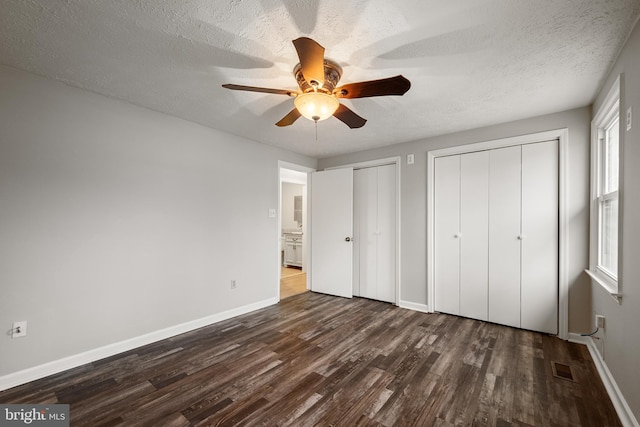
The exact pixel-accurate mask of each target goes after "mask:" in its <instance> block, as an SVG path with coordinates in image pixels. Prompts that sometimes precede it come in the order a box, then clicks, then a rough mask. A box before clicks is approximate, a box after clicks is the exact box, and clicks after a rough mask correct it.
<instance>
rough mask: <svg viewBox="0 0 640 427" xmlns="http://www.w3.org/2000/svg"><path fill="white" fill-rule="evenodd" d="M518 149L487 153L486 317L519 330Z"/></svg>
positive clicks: (519, 164)
mask: <svg viewBox="0 0 640 427" xmlns="http://www.w3.org/2000/svg"><path fill="white" fill-rule="evenodd" d="M520 198H521V147H520V146H515V147H507V148H499V149H495V150H491V151H489V317H488V320H489V321H490V322H494V323H500V324H502V325H508V326H514V327H517V328H519V327H520V298H521V295H520V218H521V211H520V202H521V199H520Z"/></svg>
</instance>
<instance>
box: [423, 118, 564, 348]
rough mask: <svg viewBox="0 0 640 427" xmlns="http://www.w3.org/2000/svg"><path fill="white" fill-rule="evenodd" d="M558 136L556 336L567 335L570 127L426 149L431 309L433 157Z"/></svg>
mask: <svg viewBox="0 0 640 427" xmlns="http://www.w3.org/2000/svg"><path fill="white" fill-rule="evenodd" d="M553 139H557V140H558V148H559V150H558V151H559V152H558V155H559V158H558V187H559V188H558V208H559V215H558V239H559V242H558V245H559V248H558V257H559V259H558V336H559V337H560V338H562V339H564V340H566V339H568V338H569V274H568V270H569V250H568V248H569V216H568V195H569V171H568V154H569V129H568V128H561V129H554V130H549V131H544V132H536V133H531V134H527V135H519V136H514V137H508V138H501V139H495V140H489V141H483V142H477V143H472V144H466V145H459V146H455V147H448V148H442V149H438V150H430V151H427V307H428V311H429V312H430V313H433V312H434V310H435V305H434V302H435V301H434V297H435V274H434V273H435V272H434V265H435V259H434V257H435V254H434V248H435V242H434V232H435V218H434V208H435V207H434V202H435V182H434V174H435V159H436V158H437V157H443V156H450V155H455V154H465V153H472V152H475V151H484V150H492V149H495V148H503V147H511V146H514V145H524V144H531V143H535V142H543V141H549V140H553Z"/></svg>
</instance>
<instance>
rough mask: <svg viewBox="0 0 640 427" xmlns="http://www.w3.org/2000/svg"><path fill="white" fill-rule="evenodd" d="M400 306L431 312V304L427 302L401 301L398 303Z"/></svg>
mask: <svg viewBox="0 0 640 427" xmlns="http://www.w3.org/2000/svg"><path fill="white" fill-rule="evenodd" d="M398 307H401V308H407V309H409V310H413V311H421V312H423V313H431V312H430V311H429V306H427V305H426V304H418V303H415V302H410V301H400V302H399V303H398Z"/></svg>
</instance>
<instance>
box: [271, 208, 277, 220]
mask: <svg viewBox="0 0 640 427" xmlns="http://www.w3.org/2000/svg"><path fill="white" fill-rule="evenodd" d="M275 217H276V210H275V209H269V218H275Z"/></svg>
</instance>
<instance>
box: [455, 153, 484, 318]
mask: <svg viewBox="0 0 640 427" xmlns="http://www.w3.org/2000/svg"><path fill="white" fill-rule="evenodd" d="M488 223H489V152H488V151H480V152H477V153H469V154H463V155H462V156H461V157H460V315H461V316H465V317H471V318H473V319H479V320H487V314H488V313H487V311H488V295H489V289H488V286H489V282H488V280H489V277H488V274H489V273H488V268H489V264H488V263H489V226H488Z"/></svg>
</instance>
